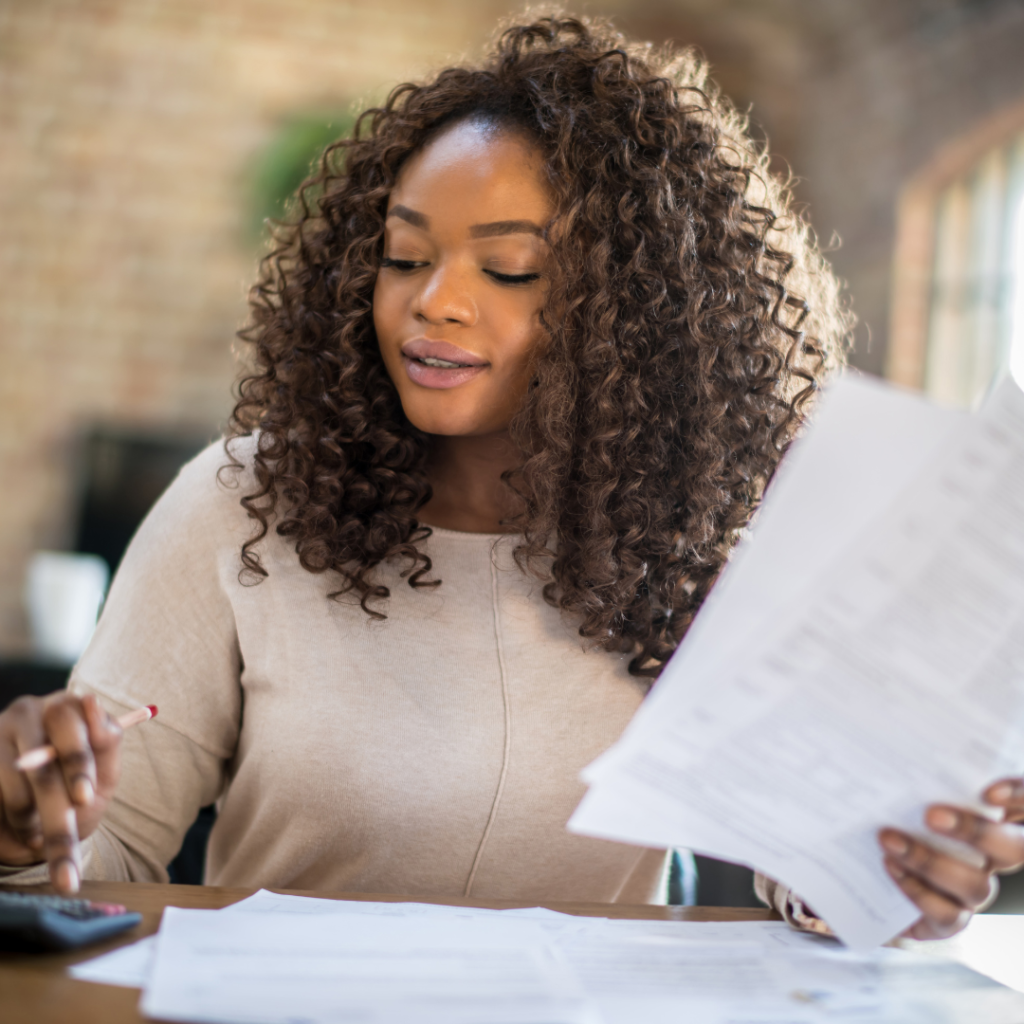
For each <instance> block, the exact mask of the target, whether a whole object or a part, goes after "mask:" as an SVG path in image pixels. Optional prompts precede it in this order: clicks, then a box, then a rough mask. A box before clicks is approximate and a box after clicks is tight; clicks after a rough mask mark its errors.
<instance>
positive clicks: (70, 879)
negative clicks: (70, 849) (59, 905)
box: [57, 860, 78, 893]
mask: <svg viewBox="0 0 1024 1024" xmlns="http://www.w3.org/2000/svg"><path fill="white" fill-rule="evenodd" d="M57 888H58V889H60V890H62V891H63V892H69V893H70V892H78V869H77V868H76V867H75V865H74V864H72V863H71V861H69V860H62V861H61V862H60V864H59V865H58V866H57Z"/></svg>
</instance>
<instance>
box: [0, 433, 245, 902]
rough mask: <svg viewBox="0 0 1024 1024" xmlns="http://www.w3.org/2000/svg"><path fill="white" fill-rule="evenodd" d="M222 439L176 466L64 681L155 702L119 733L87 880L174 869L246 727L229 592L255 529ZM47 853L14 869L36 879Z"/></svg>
mask: <svg viewBox="0 0 1024 1024" xmlns="http://www.w3.org/2000/svg"><path fill="white" fill-rule="evenodd" d="M227 462H228V459H227V456H226V455H225V452H224V448H223V445H222V444H220V443H218V444H214V445H211V447H210V448H208V449H206V451H204V452H202V453H201V454H200V455H199V456H198V457H197V458H196V459H194V460H193V461H192V462H191V463H189V464H188V465H187V466H186V467H185V468H184V469H183V470H182V471H181V473H180V474H179V475H178V477H177V479H176V480H175V481H174V483H173V484H172V485H171V486H170V488H169V489H168V490H167V492H166V493H165V494H164V495H163V497H162V498H161V499H160V500H159V501H158V502H157V504H156V505H155V506H154V507H153V509H152V511H151V512H150V513H149V515H148V516H147V517H146V520H145V521H144V522H143V524H142V526H141V527H140V528H139V531H138V533H137V534H136V536H135V537H134V539H133V540H132V542H131V544H130V546H129V548H128V550H127V552H126V553H125V556H124V559H123V561H122V563H121V566H120V568H119V569H118V572H117V576H116V578H115V579H114V582H113V584H112V586H111V588H110V594H109V596H108V598H107V602H106V605H105V607H104V609H103V614H102V616H101V617H100V622H99V624H98V626H97V628H96V632H95V634H94V635H93V638H92V641H91V642H90V644H89V647H88V649H87V650H86V652H85V654H83V656H82V658H81V660H80V661H79V663H78V665H77V666H76V667H75V670H74V672H73V673H72V676H71V680H70V682H69V684H68V686H69V689H70V690H71V691H72V692H73V693H77V694H84V693H90V692H91V693H95V694H97V695H98V696H99V698H100V700H101V702H102V703H103V705H104V706H105V707H106V708H107V710H108V711H110V712H111V713H112V714H115V715H117V714H121V713H123V712H124V711H127V710H131V709H134V708H138V707H140V706H142V705H144V704H156V705H157V708H158V711H159V714H158V717H157V718H156V719H154V720H152V721H150V722H146V723H144V724H142V725H140V726H137V727H136V728H134V729H129V730H128V731H127V732H126V733H125V735H124V739H123V741H122V770H121V780H120V782H119V784H118V788H117V792H116V794H115V796H114V799H113V801H112V802H111V805H110V807H109V809H108V811H107V814H106V815H105V817H104V819H103V821H102V823H101V824H100V826H99V828H98V829H97V831H96V832H95V833H93V835H91V836H90V837H89V838H88V839H87V840H85V842H84V843H83V864H82V868H83V870H82V875H83V877H84V878H89V879H104V880H112V881H113V880H117V881H151V882H166V881H167V868H166V865H167V864H168V863H169V862H170V861H171V860H173V859H174V857H175V855H176V854H177V852H178V850H179V849H180V847H181V843H182V840H183V839H184V836H185V832H186V831H187V830H188V827H189V826H190V825H191V824H192V822H193V821H194V820H195V817H196V814H197V813H198V811H199V808H200V807H203V806H204V805H206V804H209V803H212V802H213V801H214V800H216V799H217V797H218V796H219V795H220V793H221V791H222V790H223V789H224V786H225V782H226V778H227V772H228V766H229V763H230V759H231V758H232V756H233V753H234V750H235V746H236V743H237V740H238V734H239V729H240V724H241V713H242V699H241V686H240V681H239V678H240V671H241V658H240V655H239V647H238V638H237V631H236V628H235V618H234V609H233V606H232V601H231V591H232V589H233V588H234V587H237V586H238V585H239V584H238V569H239V568H240V560H239V550H240V548H241V545H242V543H243V541H244V540H245V539H246V536H247V535H248V533H249V529H250V527H249V524H248V520H247V518H246V516H245V513H244V512H243V511H242V510H241V509H240V508H239V506H238V498H239V496H240V494H241V493H243V492H242V491H241V490H239V488H238V486H237V482H236V484H235V485H234V486H232V485H231V476H230V475H227V483H226V484H225V483H222V482H220V481H219V480H218V470H219V469H220V468H221V467H222V466H224V465H226V464H227ZM45 872H46V867H45V865H37V866H35V867H33V868H28V869H22V870H20V871H16V872H12V870H11V869H6V870H3V872H2V873H3V876H4V881H5V882H25V883H31V882H37V881H42V880H44V878H45Z"/></svg>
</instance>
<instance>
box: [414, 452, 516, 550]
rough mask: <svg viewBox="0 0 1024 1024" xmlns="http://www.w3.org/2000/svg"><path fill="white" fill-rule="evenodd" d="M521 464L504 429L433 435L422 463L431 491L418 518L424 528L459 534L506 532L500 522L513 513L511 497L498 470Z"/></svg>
mask: <svg viewBox="0 0 1024 1024" xmlns="http://www.w3.org/2000/svg"><path fill="white" fill-rule="evenodd" d="M520 462H521V456H520V454H519V453H518V451H517V450H516V448H515V446H514V445H513V444H512V441H511V439H510V438H509V436H508V434H506V433H502V434H488V435H486V436H484V437H442V436H437V435H435V437H434V439H433V450H432V452H431V455H430V460H429V462H428V464H427V477H428V479H429V480H430V485H431V487H432V488H433V492H434V493H433V496H432V497H431V499H430V501H428V502H427V504H426V505H424V506H423V508H422V509H421V510H420V513H419V517H418V518H419V519H420V521H421V522H423V523H425V524H426V525H427V526H439V527H442V528H443V529H447V530H460V531H462V532H464V533H508V532H509V528H508V527H507V526H503V525H502V521H503V520H507V519H509V518H510V517H511V516H512V515H513V514H514V512H515V507H516V498H515V494H514V493H513V492H512V491H511V490H510V488H509V487H508V485H507V484H506V483H505V482H504V481H503V480H502V479H501V474H502V473H504V472H505V471H506V470H509V469H515V468H516V466H518V465H519V464H520Z"/></svg>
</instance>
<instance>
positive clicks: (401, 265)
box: [380, 256, 426, 271]
mask: <svg viewBox="0 0 1024 1024" xmlns="http://www.w3.org/2000/svg"><path fill="white" fill-rule="evenodd" d="M380 265H381V266H382V267H392V268H394V269H395V270H405V271H408V270H418V269H419V268H420V267H425V266H426V263H424V262H423V261H422V260H393V259H391V257H390V256H385V257H384V259H382V260H381V261H380Z"/></svg>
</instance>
